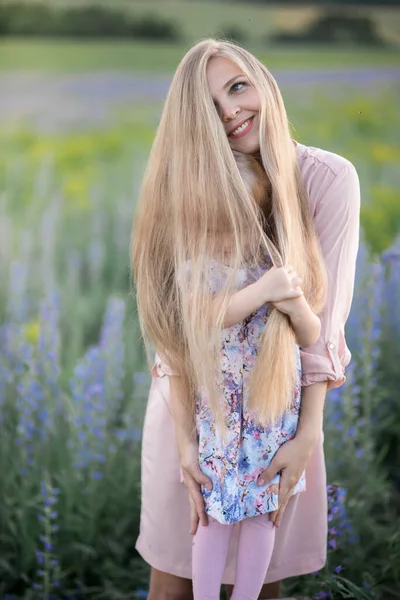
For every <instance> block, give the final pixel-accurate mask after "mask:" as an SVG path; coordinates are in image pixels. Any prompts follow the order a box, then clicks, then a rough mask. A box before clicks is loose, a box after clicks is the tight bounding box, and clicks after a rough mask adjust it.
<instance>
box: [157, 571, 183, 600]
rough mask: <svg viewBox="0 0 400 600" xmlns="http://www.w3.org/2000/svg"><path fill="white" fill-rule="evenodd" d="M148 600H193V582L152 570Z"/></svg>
mask: <svg viewBox="0 0 400 600" xmlns="http://www.w3.org/2000/svg"><path fill="white" fill-rule="evenodd" d="M147 600H193V593H192V581H191V580H190V579H183V577H177V576H176V575H171V574H170V573H163V572H162V571H157V569H151V575H150V590H149V595H148V597H147Z"/></svg>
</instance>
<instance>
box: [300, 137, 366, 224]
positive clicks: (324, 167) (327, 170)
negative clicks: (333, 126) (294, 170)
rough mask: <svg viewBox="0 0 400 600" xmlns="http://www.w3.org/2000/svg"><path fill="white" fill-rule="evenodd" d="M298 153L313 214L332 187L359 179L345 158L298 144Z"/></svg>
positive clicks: (352, 166)
mask: <svg viewBox="0 0 400 600" xmlns="http://www.w3.org/2000/svg"><path fill="white" fill-rule="evenodd" d="M296 152H297V157H298V161H299V168H300V173H301V176H302V179H303V183H304V185H305V187H306V190H307V194H308V198H309V201H310V205H311V209H312V211H313V213H314V212H315V210H316V208H317V206H318V204H319V202H320V200H321V199H322V198H323V197H324V196H325V195H326V192H327V191H328V190H329V189H330V188H332V186H334V185H338V184H339V183H340V184H341V185H343V184H346V182H347V181H348V182H349V183H350V184H351V183H352V182H354V180H357V179H358V177H357V173H356V170H355V168H354V165H353V164H352V163H351V162H350V161H349V160H348V159H347V158H345V157H344V156H340V155H339V154H335V153H334V152H330V151H328V150H323V149H322V148H314V147H312V146H305V145H304V144H300V143H298V142H296Z"/></svg>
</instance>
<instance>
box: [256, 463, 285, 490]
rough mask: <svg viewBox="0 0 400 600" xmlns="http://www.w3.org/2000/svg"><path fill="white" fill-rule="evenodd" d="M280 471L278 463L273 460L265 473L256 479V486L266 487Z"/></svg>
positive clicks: (280, 467)
mask: <svg viewBox="0 0 400 600" xmlns="http://www.w3.org/2000/svg"><path fill="white" fill-rule="evenodd" d="M281 469H282V466H280V465H279V464H278V462H277V461H276V460H275V459H274V458H273V459H272V460H271V463H270V465H269V467H268V468H267V469H265V471H263V472H262V473H260V475H259V476H258V479H257V485H261V486H262V485H266V484H267V483H269V482H270V481H271V479H273V478H274V477H275V475H276V474H277V473H279V471H280V470H281Z"/></svg>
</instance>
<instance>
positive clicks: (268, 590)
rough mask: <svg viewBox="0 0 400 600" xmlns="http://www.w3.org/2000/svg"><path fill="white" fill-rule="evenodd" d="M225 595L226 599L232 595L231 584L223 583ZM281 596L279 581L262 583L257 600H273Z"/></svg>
mask: <svg viewBox="0 0 400 600" xmlns="http://www.w3.org/2000/svg"><path fill="white" fill-rule="evenodd" d="M225 589H226V597H227V599H228V600H230V598H231V597H232V592H233V585H225ZM280 597H281V582H280V581H274V583H264V585H263V586H262V589H261V592H260V595H259V596H258V600H274V599H275V598H280Z"/></svg>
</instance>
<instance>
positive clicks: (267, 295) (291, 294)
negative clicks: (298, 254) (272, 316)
mask: <svg viewBox="0 0 400 600" xmlns="http://www.w3.org/2000/svg"><path fill="white" fill-rule="evenodd" d="M301 283H302V280H301V279H300V277H299V276H298V275H297V273H296V271H295V270H294V267H292V265H284V266H283V267H275V266H272V267H271V268H270V269H268V271H266V272H265V273H264V275H262V276H261V277H260V279H258V280H257V281H256V283H255V284H254V286H256V288H257V290H258V293H259V295H260V297H261V299H262V303H263V304H264V303H266V302H279V301H280V300H286V299H289V298H299V297H300V296H302V295H303V290H302V289H301V288H300V287H299V286H300V285H301Z"/></svg>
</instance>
